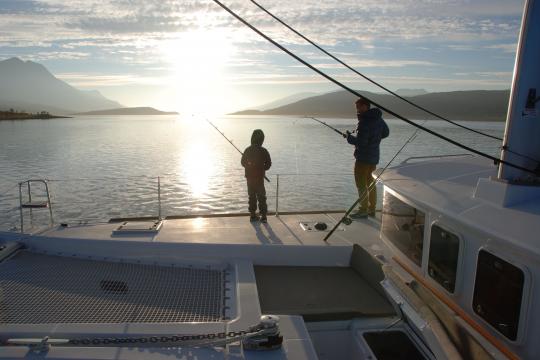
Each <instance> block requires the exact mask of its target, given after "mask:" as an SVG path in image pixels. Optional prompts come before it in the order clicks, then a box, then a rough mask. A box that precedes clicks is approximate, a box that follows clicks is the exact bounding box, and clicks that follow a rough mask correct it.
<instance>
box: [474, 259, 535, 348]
mask: <svg viewBox="0 0 540 360" xmlns="http://www.w3.org/2000/svg"><path fill="white" fill-rule="evenodd" d="M524 279H525V276H524V274H523V271H522V270H521V269H519V268H518V267H516V266H514V265H512V264H510V263H509V262H506V261H504V260H502V259H501V258H499V257H497V256H495V255H493V254H490V253H488V252H487V251H484V250H481V251H480V252H479V254H478V264H477V269H476V281H475V284H474V297H473V309H474V311H475V312H476V313H477V314H478V315H479V316H480V317H481V318H483V319H484V320H486V321H487V322H488V323H489V324H490V325H491V326H493V327H494V328H495V329H497V331H499V332H500V333H501V334H503V335H504V336H506V337H507V338H508V339H510V340H516V338H517V333H518V325H519V316H520V312H521V299H522V297H523V285H524Z"/></svg>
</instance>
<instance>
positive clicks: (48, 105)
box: [0, 58, 122, 114]
mask: <svg viewBox="0 0 540 360" xmlns="http://www.w3.org/2000/svg"><path fill="white" fill-rule="evenodd" d="M0 79H1V80H0V106H1V107H2V108H6V107H7V108H14V109H16V110H26V111H34V112H35V111H49V112H51V113H55V114H67V113H73V112H78V111H91V110H101V109H110V108H119V107H122V105H121V104H119V103H117V102H116V101H112V100H109V99H107V98H105V97H104V96H103V95H101V94H100V93H99V92H98V91H95V90H94V91H82V90H78V89H76V88H74V87H72V86H71V85H69V84H67V83H66V82H64V81H62V80H59V79H57V78H56V77H55V76H54V75H53V74H51V73H50V72H49V71H48V70H47V69H46V68H45V67H44V66H43V65H41V64H38V63H35V62H32V61H22V60H20V59H19V58H11V59H7V60H3V61H0Z"/></svg>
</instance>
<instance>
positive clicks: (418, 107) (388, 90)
mask: <svg viewBox="0 0 540 360" xmlns="http://www.w3.org/2000/svg"><path fill="white" fill-rule="evenodd" d="M250 1H251V2H252V3H253V4H255V6H257V7H258V8H259V9H261V10H262V11H264V12H265V13H267V14H268V15H270V16H271V17H272V18H273V19H275V20H276V21H277V22H279V23H280V24H282V25H283V26H285V27H286V28H287V29H289V30H291V31H292V32H293V33H295V34H296V35H298V36H300V37H301V38H302V39H304V40H305V41H307V42H308V43H310V44H311V45H313V46H314V47H315V48H317V49H318V50H320V51H321V52H323V53H324V54H326V55H328V56H329V57H331V58H332V59H333V60H335V61H337V62H338V63H340V64H341V65H343V66H345V67H346V68H347V69H349V70H351V71H352V72H354V73H355V74H357V75H359V76H361V77H362V78H364V79H365V80H367V81H369V82H370V83H372V84H373V85H376V86H378V87H379V88H381V89H383V90H384V91H386V92H388V93H390V94H392V95H394V96H395V97H397V98H398V99H400V100H403V101H404V102H406V103H407V104H409V105H412V106H413V107H415V108H417V109H420V110H422V111H424V112H426V113H428V114H430V115H432V116H434V117H436V118H437V119H440V120H443V121H446V122H448V123H450V124H452V125H455V126H458V127H460V128H462V129H465V130H469V131H472V132H474V133H476V134H479V135H483V136H486V137H489V138H492V139H495V140H499V141H502V140H503V139H502V138H500V137H498V136H495V135H491V134H487V133H485V132H482V131H480V130H476V129H473V128H470V127H468V126H465V125H462V124H459V123H457V122H455V121H452V120H450V119H448V118H446V117H444V116H442V115H439V114H437V113H435V112H433V111H431V110H429V109H426V108H425V107H423V106H421V105H418V104H417V103H415V102H412V101H410V100H409V99H407V98H405V97H403V96H401V95H399V94H398V93H396V92H394V91H392V90H390V89H388V88H387V87H385V86H384V85H382V84H381V83H379V82H377V81H375V80H373V79H371V78H370V77H368V76H367V75H364V74H362V73H361V72H359V71H358V70H356V69H355V68H353V67H352V66H350V65H349V64H347V63H346V62H345V61H343V60H341V59H340V58H338V57H337V56H335V55H333V54H332V53H330V52H329V51H327V50H325V49H324V48H323V47H322V46H320V45H318V44H317V43H316V42H314V41H313V40H311V39H309V38H308V37H307V36H305V35H303V34H302V33H301V32H299V31H298V30H296V29H294V28H293V27H292V26H290V25H289V24H287V23H286V22H285V21H283V20H282V19H280V18H279V17H277V16H276V15H274V14H273V13H272V12H270V10H268V9H267V8H265V7H264V6H262V5H261V4H259V3H258V2H256V1H255V0H250ZM539 99H540V98H539ZM537 101H538V100H537ZM501 149H502V150H505V151H508V152H509V153H512V154H514V155H517V156H521V157H523V158H525V159H528V160H531V161H534V162H536V163H537V164H540V160H537V159H534V158H532V157H530V156H527V155H524V154H520V153H519V152H516V151H513V150H510V149H509V148H508V146H505V147H501Z"/></svg>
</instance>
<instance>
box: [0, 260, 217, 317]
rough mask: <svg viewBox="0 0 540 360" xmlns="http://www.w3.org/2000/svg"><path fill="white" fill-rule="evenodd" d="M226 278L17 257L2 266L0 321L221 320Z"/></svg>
mask: <svg viewBox="0 0 540 360" xmlns="http://www.w3.org/2000/svg"><path fill="white" fill-rule="evenodd" d="M225 272H226V270H221V269H210V268H208V269H207V268H203V269H200V268H190V267H177V266H174V267H173V266H157V265H143V264H131V263H119V262H107V261H96V260H87V259H80V258H74V257H62V256H54V255H44V254H36V253H32V252H28V251H20V252H19V253H18V254H16V255H15V256H14V257H12V258H10V259H8V260H6V261H4V262H2V263H0V293H1V294H2V296H1V298H0V323H1V324H56V323H177V322H220V321H222V320H223V306H224V305H223V304H224V292H225V284H224V277H225Z"/></svg>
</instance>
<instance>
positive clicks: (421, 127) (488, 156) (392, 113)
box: [212, 0, 539, 176]
mask: <svg viewBox="0 0 540 360" xmlns="http://www.w3.org/2000/svg"><path fill="white" fill-rule="evenodd" d="M212 1H213V2H215V3H216V4H218V5H219V6H221V7H222V8H223V9H224V10H225V11H227V12H228V13H229V14H231V15H232V16H234V17H235V18H236V19H237V20H238V21H240V22H242V23H243V24H244V25H246V26H247V27H249V28H250V29H251V30H253V31H254V32H256V33H257V34H259V35H260V36H261V37H263V38H264V39H266V40H267V41H269V42H270V43H272V44H273V45H274V46H276V47H277V48H279V49H280V50H282V51H283V52H285V53H287V54H288V55H289V56H291V57H293V58H294V59H295V60H297V61H298V62H300V63H301V64H303V65H305V66H307V67H308V68H310V69H311V70H313V71H315V72H316V73H317V74H319V75H321V76H322V77H324V78H325V79H327V80H329V81H331V82H333V83H334V84H336V85H338V86H339V87H341V88H343V89H344V90H347V91H348V92H350V93H351V94H353V95H356V96H358V97H359V98H363V99H365V100H366V101H368V102H370V103H371V104H373V105H375V106H376V107H378V108H380V109H382V110H384V111H386V112H387V113H388V114H390V115H393V116H395V117H396V118H398V119H400V120H403V121H405V122H406V123H408V124H410V125H412V126H415V127H417V128H419V129H421V130H424V131H425V132H427V133H429V134H431V135H433V136H436V137H438V138H440V139H442V140H444V141H447V142H449V143H451V144H453V145H455V146H458V147H460V148H462V149H465V150H467V151H470V152H472V153H474V154H477V155H480V156H482V157H485V158H487V159H490V160H492V161H493V162H494V163H495V164H499V163H501V164H505V165H508V166H511V167H513V168H516V169H519V170H521V171H525V172H528V173H531V174H534V175H536V176H538V175H539V172H537V171H535V170H531V169H528V168H525V167H523V166H520V165H516V164H513V163H511V162H508V161H506V160H502V159H500V158H497V157H495V156H491V155H489V154H486V153H483V152H481V151H479V150H476V149H473V148H471V147H469V146H467V145H463V144H461V143H459V142H457V141H455V140H452V139H450V138H448V137H446V136H444V135H441V134H439V133H437V132H435V131H433V130H431V129H428V128H426V127H425V126H422V125H418V124H415V123H414V122H413V121H411V120H409V119H407V118H406V117H404V116H402V115H400V114H398V113H396V112H394V111H392V110H390V109H388V108H386V107H384V106H382V105H380V104H378V103H376V102H375V101H373V100H371V99H369V98H368V97H366V96H364V95H361V94H360V93H359V92H358V91H356V90H354V89H351V88H350V87H348V86H347V85H345V84H343V83H341V82H339V81H338V80H336V79H334V78H333V77H331V76H330V75H328V74H326V73H325V72H323V71H322V70H319V69H317V68H316V67H315V66H313V65H311V64H310V63H308V62H307V61H305V60H303V59H302V58H301V57H299V56H298V55H295V54H294V53H292V52H291V51H290V50H288V49H287V48H285V47H284V46H283V45H281V44H279V43H278V42H276V41H275V40H273V39H272V38H270V37H269V36H268V35H266V34H264V33H263V32H261V31H260V30H259V29H257V28H256V27H254V26H253V25H251V24H250V23H249V22H248V21H247V20H245V19H243V18H242V17H241V16H240V15H238V14H237V13H235V12H234V11H233V10H231V9H229V8H228V7H227V6H226V5H224V4H223V3H221V2H220V1H219V0H212Z"/></svg>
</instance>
